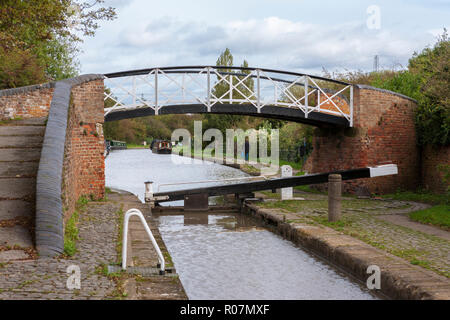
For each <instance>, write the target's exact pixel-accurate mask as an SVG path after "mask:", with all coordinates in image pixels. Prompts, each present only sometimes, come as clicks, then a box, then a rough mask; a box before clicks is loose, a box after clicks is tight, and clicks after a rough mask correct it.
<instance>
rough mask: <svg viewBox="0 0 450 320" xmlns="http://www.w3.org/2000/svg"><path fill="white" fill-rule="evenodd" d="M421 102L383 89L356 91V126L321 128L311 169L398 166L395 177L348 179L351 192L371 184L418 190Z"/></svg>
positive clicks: (374, 187)
mask: <svg viewBox="0 0 450 320" xmlns="http://www.w3.org/2000/svg"><path fill="white" fill-rule="evenodd" d="M415 108H416V103H415V102H414V101H413V100H411V99H408V98H406V97H402V96H400V95H396V94H393V93H390V92H387V91H383V90H376V89H369V88H361V89H356V88H355V90H354V115H355V117H354V128H349V129H345V130H344V129H340V130H336V129H320V130H319V129H316V136H315V137H314V139H313V147H314V150H313V152H312V155H311V156H310V157H309V159H308V161H307V163H306V164H305V168H304V169H305V170H306V171H308V172H310V173H318V172H327V171H333V170H344V169H351V168H360V167H366V166H375V165H379V164H384V163H394V164H397V166H398V170H399V174H398V175H395V176H387V177H378V178H373V179H359V180H353V181H349V182H346V183H345V184H344V191H345V192H355V191H357V189H358V188H360V187H367V188H368V189H369V190H370V191H371V192H373V193H388V192H394V191H396V190H397V189H416V188H417V186H418V185H419V184H420V157H419V149H418V147H417V144H416V132H415V127H414V110H415Z"/></svg>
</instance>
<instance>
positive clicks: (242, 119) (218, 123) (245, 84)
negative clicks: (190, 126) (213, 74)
mask: <svg viewBox="0 0 450 320" xmlns="http://www.w3.org/2000/svg"><path fill="white" fill-rule="evenodd" d="M233 60H234V59H233V55H232V54H231V51H230V49H228V48H226V49H225V50H224V51H223V52H222V53H221V54H220V56H219V58H218V59H217V61H216V65H217V66H225V67H227V66H228V67H231V66H233ZM241 67H242V68H248V62H247V61H246V60H244V62H243V63H242V65H241ZM219 72H223V73H229V75H226V74H224V75H223V79H222V78H220V79H219V80H218V81H217V82H216V84H215V85H214V87H213V89H212V94H213V95H214V96H215V97H216V98H221V99H223V100H224V101H223V102H222V103H227V101H226V99H228V98H229V92H228V91H230V84H229V83H230V78H232V83H233V85H234V86H235V87H237V89H238V90H236V89H233V90H232V96H233V99H245V98H244V95H245V96H246V97H249V96H250V94H251V93H250V92H254V80H253V79H252V78H251V77H248V78H247V79H245V80H243V79H244V78H245V77H246V75H248V74H249V73H250V71H247V70H238V71H235V70H233V69H231V68H230V69H228V68H223V69H219ZM237 73H238V74H243V75H236V76H232V75H231V74H237ZM221 79H222V80H221ZM242 80H243V81H242ZM240 81H242V83H240V84H238V83H239V82H240ZM252 99H256V98H255V97H254V96H253V97H252ZM247 103H249V102H248V101H247ZM204 118H205V123H204V128H205V129H208V128H217V129H219V130H221V131H222V132H224V133H225V130H226V129H229V128H237V127H241V128H242V129H247V128H248V127H251V126H252V125H253V124H254V123H255V121H254V120H250V117H247V116H240V115H231V114H211V113H208V114H206V115H205V117H204ZM256 122H260V121H258V120H256Z"/></svg>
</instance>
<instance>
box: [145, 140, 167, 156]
mask: <svg viewBox="0 0 450 320" xmlns="http://www.w3.org/2000/svg"><path fill="white" fill-rule="evenodd" d="M150 149H151V150H152V152H153V153H158V154H171V153H172V143H171V142H170V141H167V140H157V139H155V140H153V141H152V143H151V144H150Z"/></svg>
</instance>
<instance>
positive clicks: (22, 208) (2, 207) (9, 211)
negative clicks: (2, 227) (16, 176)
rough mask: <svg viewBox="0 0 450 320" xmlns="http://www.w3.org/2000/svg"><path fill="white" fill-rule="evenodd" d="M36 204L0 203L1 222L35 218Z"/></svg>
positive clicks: (18, 201) (17, 201)
mask: <svg viewBox="0 0 450 320" xmlns="http://www.w3.org/2000/svg"><path fill="white" fill-rule="evenodd" d="M33 216H34V203H30V202H26V201H23V200H2V201H0V221H2V220H10V219H14V218H17V217H33Z"/></svg>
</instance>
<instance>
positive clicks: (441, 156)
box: [422, 146, 450, 193]
mask: <svg viewBox="0 0 450 320" xmlns="http://www.w3.org/2000/svg"><path fill="white" fill-rule="evenodd" d="M444 167H446V168H447V170H449V167H450V146H446V147H431V146H427V147H425V148H424V149H423V151H422V184H423V187H424V188H426V189H428V190H430V191H432V192H437V193H444V192H446V191H447V188H448V186H449V185H448V182H447V183H446V182H444V181H443V176H444Z"/></svg>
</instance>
